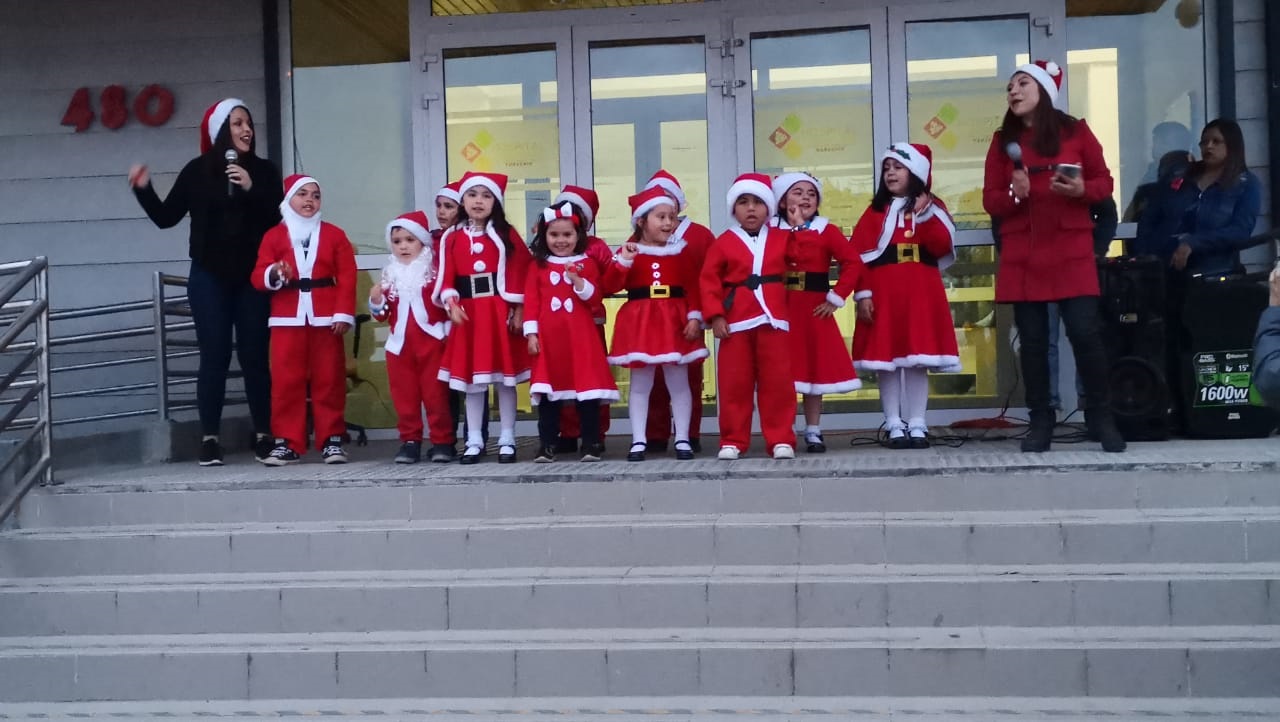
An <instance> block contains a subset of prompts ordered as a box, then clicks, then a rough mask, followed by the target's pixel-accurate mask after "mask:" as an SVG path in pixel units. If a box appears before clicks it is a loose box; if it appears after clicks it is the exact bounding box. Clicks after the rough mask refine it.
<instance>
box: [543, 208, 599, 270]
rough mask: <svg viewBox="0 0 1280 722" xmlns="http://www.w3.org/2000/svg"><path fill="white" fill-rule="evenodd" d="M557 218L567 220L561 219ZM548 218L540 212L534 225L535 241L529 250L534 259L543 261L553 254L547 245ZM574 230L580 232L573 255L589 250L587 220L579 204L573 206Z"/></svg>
mask: <svg viewBox="0 0 1280 722" xmlns="http://www.w3.org/2000/svg"><path fill="white" fill-rule="evenodd" d="M556 220H567V219H559V218H557V219H556ZM549 225H551V224H550V223H547V220H546V219H545V218H543V217H542V214H541V213H539V214H538V222H537V223H535V224H534V226H533V241H532V242H530V243H529V252H530V253H532V254H533V258H534V260H536V261H538V262H539V263H543V262H545V261H546V260H547V258H549V257H550V256H551V249H550V248H548V247H547V226H549ZM573 230H575V231H577V233H578V242H577V243H575V244H574V245H573V255H575V256H577V255H581V254H583V253H586V252H587V221H586V219H585V218H583V216H582V211H581V210H579V209H578V207H577V206H574V207H573Z"/></svg>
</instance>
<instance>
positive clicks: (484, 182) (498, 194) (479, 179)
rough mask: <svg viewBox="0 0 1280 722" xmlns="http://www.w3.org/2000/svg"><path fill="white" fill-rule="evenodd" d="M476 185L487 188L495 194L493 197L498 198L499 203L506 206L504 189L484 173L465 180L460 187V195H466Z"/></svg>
mask: <svg viewBox="0 0 1280 722" xmlns="http://www.w3.org/2000/svg"><path fill="white" fill-rule="evenodd" d="M476 186H480V187H482V188H487V189H488V190H489V192H490V193H492V194H493V197H494V198H495V199H497V201H498V205H500V206H506V203H505V202H504V199H503V197H502V191H501V190H500V189H499V188H498V184H497V183H494V182H493V181H491V180H489V179H488V178H486V177H485V176H482V175H477V176H472V177H470V178H468V179H467V180H466V181H464V182H463V184H462V185H461V186H459V187H458V195H459V196H464V195H466V194H467V191H469V190H471V189H472V188H475V187H476Z"/></svg>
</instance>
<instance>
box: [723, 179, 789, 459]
mask: <svg viewBox="0 0 1280 722" xmlns="http://www.w3.org/2000/svg"><path fill="white" fill-rule="evenodd" d="M746 194H750V195H754V196H757V197H759V198H760V199H762V200H764V201H765V203H766V205H767V206H768V207H769V215H773V212H774V207H775V203H774V200H773V191H772V189H771V188H770V185H769V179H768V176H763V175H761V174H757V173H749V174H746V175H743V176H740V177H739V178H738V180H736V181H735V182H734V183H733V185H732V186H730V188H729V198H728V200H729V209H730V212H732V210H733V206H734V203H735V202H736V201H737V199H738V197H739V196H741V195H746ZM788 236H789V234H788V233H787V232H786V231H783V230H780V229H777V228H771V227H769V226H768V225H767V224H766V225H765V226H764V227H762V228H761V229H760V230H759V232H758V234H757V235H755V236H751V235H750V234H748V233H747V232H746V231H745V230H743V229H742V227H741V226H734V227H733V228H730V229H729V230H727V231H725V232H724V233H722V234H720V237H719V238H717V239H716V242H715V243H713V244H712V245H711V248H710V250H708V251H707V258H706V262H705V263H704V264H703V267H702V275H701V277H700V280H699V285H700V288H701V293H702V314H703V316H704V317H706V318H707V319H708V320H712V319H714V318H715V317H716V316H723V317H724V319H725V320H726V321H727V322H728V325H729V332H730V334H729V337H728V338H726V339H723V340H721V341H720V350H719V353H718V355H717V359H716V376H717V381H718V384H719V388H720V394H719V402H720V445H721V448H722V449H723V448H724V447H733V448H736V449H737V450H738V451H739V452H743V451H746V449H747V446H748V445H749V444H750V442H751V412H752V408H753V403H752V400H753V399H752V397H753V392H754V393H755V394H756V395H758V397H759V402H760V403H759V408H760V427H761V431H762V432H763V433H764V438H765V444H766V445H767V446H768V447H769V448H770V449H774V448H775V447H776V446H778V445H779V444H786V445H787V446H788V447H793V446H794V445H795V431H794V428H793V427H794V423H795V416H796V395H795V384H794V381H793V379H792V375H791V352H790V350H789V349H788V348H787V345H788V344H789V343H791V339H790V338H789V336H788V334H787V330H788V329H789V328H790V323H789V322H788V311H789V309H788V304H787V296H786V287H785V286H784V284H783V282H784V277H785V274H786V271H787V241H788V240H789V238H788Z"/></svg>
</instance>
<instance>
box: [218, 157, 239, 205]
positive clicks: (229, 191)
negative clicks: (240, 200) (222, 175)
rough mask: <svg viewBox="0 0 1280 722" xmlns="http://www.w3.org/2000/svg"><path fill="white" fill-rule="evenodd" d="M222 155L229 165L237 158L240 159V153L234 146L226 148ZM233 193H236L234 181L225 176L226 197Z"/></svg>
mask: <svg viewBox="0 0 1280 722" xmlns="http://www.w3.org/2000/svg"><path fill="white" fill-rule="evenodd" d="M222 157H223V158H224V159H225V160H226V161H227V165H231V164H232V163H235V162H236V161H237V160H240V154H239V153H237V152H236V149H235V148H227V152H225V153H223V154H222ZM235 193H236V184H235V181H232V180H231V178H227V197H228V198H230V197H231V196H233V195H235Z"/></svg>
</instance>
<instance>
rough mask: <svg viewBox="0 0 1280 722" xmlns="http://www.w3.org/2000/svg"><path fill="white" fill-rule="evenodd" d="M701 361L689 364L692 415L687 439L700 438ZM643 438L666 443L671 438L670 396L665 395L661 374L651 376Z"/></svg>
mask: <svg viewBox="0 0 1280 722" xmlns="http://www.w3.org/2000/svg"><path fill="white" fill-rule="evenodd" d="M703 361H704V360H703V359H698V360H697V361H694V362H693V363H691V364H689V390H690V391H691V392H692V393H693V413H692V414H690V417H689V439H690V440H693V439H700V438H702V365H703ZM644 436H645V438H646V439H649V440H650V441H666V440H668V439H670V438H671V395H670V394H669V393H667V380H666V378H665V377H664V376H663V375H662V372H661V371H659V372H658V373H656V374H654V376H653V391H652V392H650V393H649V421H648V423H646V424H645V430H644Z"/></svg>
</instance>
